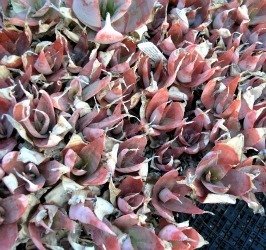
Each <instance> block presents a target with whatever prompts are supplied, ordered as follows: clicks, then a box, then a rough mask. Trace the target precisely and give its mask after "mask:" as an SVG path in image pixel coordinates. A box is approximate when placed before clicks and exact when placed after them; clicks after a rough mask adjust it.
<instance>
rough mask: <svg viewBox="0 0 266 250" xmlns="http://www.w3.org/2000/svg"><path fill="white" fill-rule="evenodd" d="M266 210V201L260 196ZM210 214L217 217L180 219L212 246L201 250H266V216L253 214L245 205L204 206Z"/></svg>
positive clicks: (181, 217)
mask: <svg viewBox="0 0 266 250" xmlns="http://www.w3.org/2000/svg"><path fill="white" fill-rule="evenodd" d="M257 198H258V200H259V201H260V203H261V204H262V206H263V207H264V208H265V210H266V197H265V195H263V194H260V195H259V196H257ZM200 207H201V208H203V209H204V210H206V211H211V212H213V213H214V214H215V215H210V214H204V215H197V216H195V217H192V216H186V215H180V217H179V219H180V222H181V221H184V220H188V219H189V221H190V225H191V226H192V227H194V228H195V229H197V231H198V232H199V233H200V234H201V235H202V236H203V237H204V239H205V240H207V241H208V242H209V244H208V245H206V246H204V247H202V248H201V249H202V250H203V249H215V250H217V249H219V250H222V249H241V250H251V249H252V250H253V249H254V250H265V249H266V216H261V215H259V214H253V212H252V210H251V209H250V208H249V207H248V206H247V204H246V203H245V202H243V201H238V202H237V204H235V205H224V204H220V205H218V204H206V205H201V206H200Z"/></svg>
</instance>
